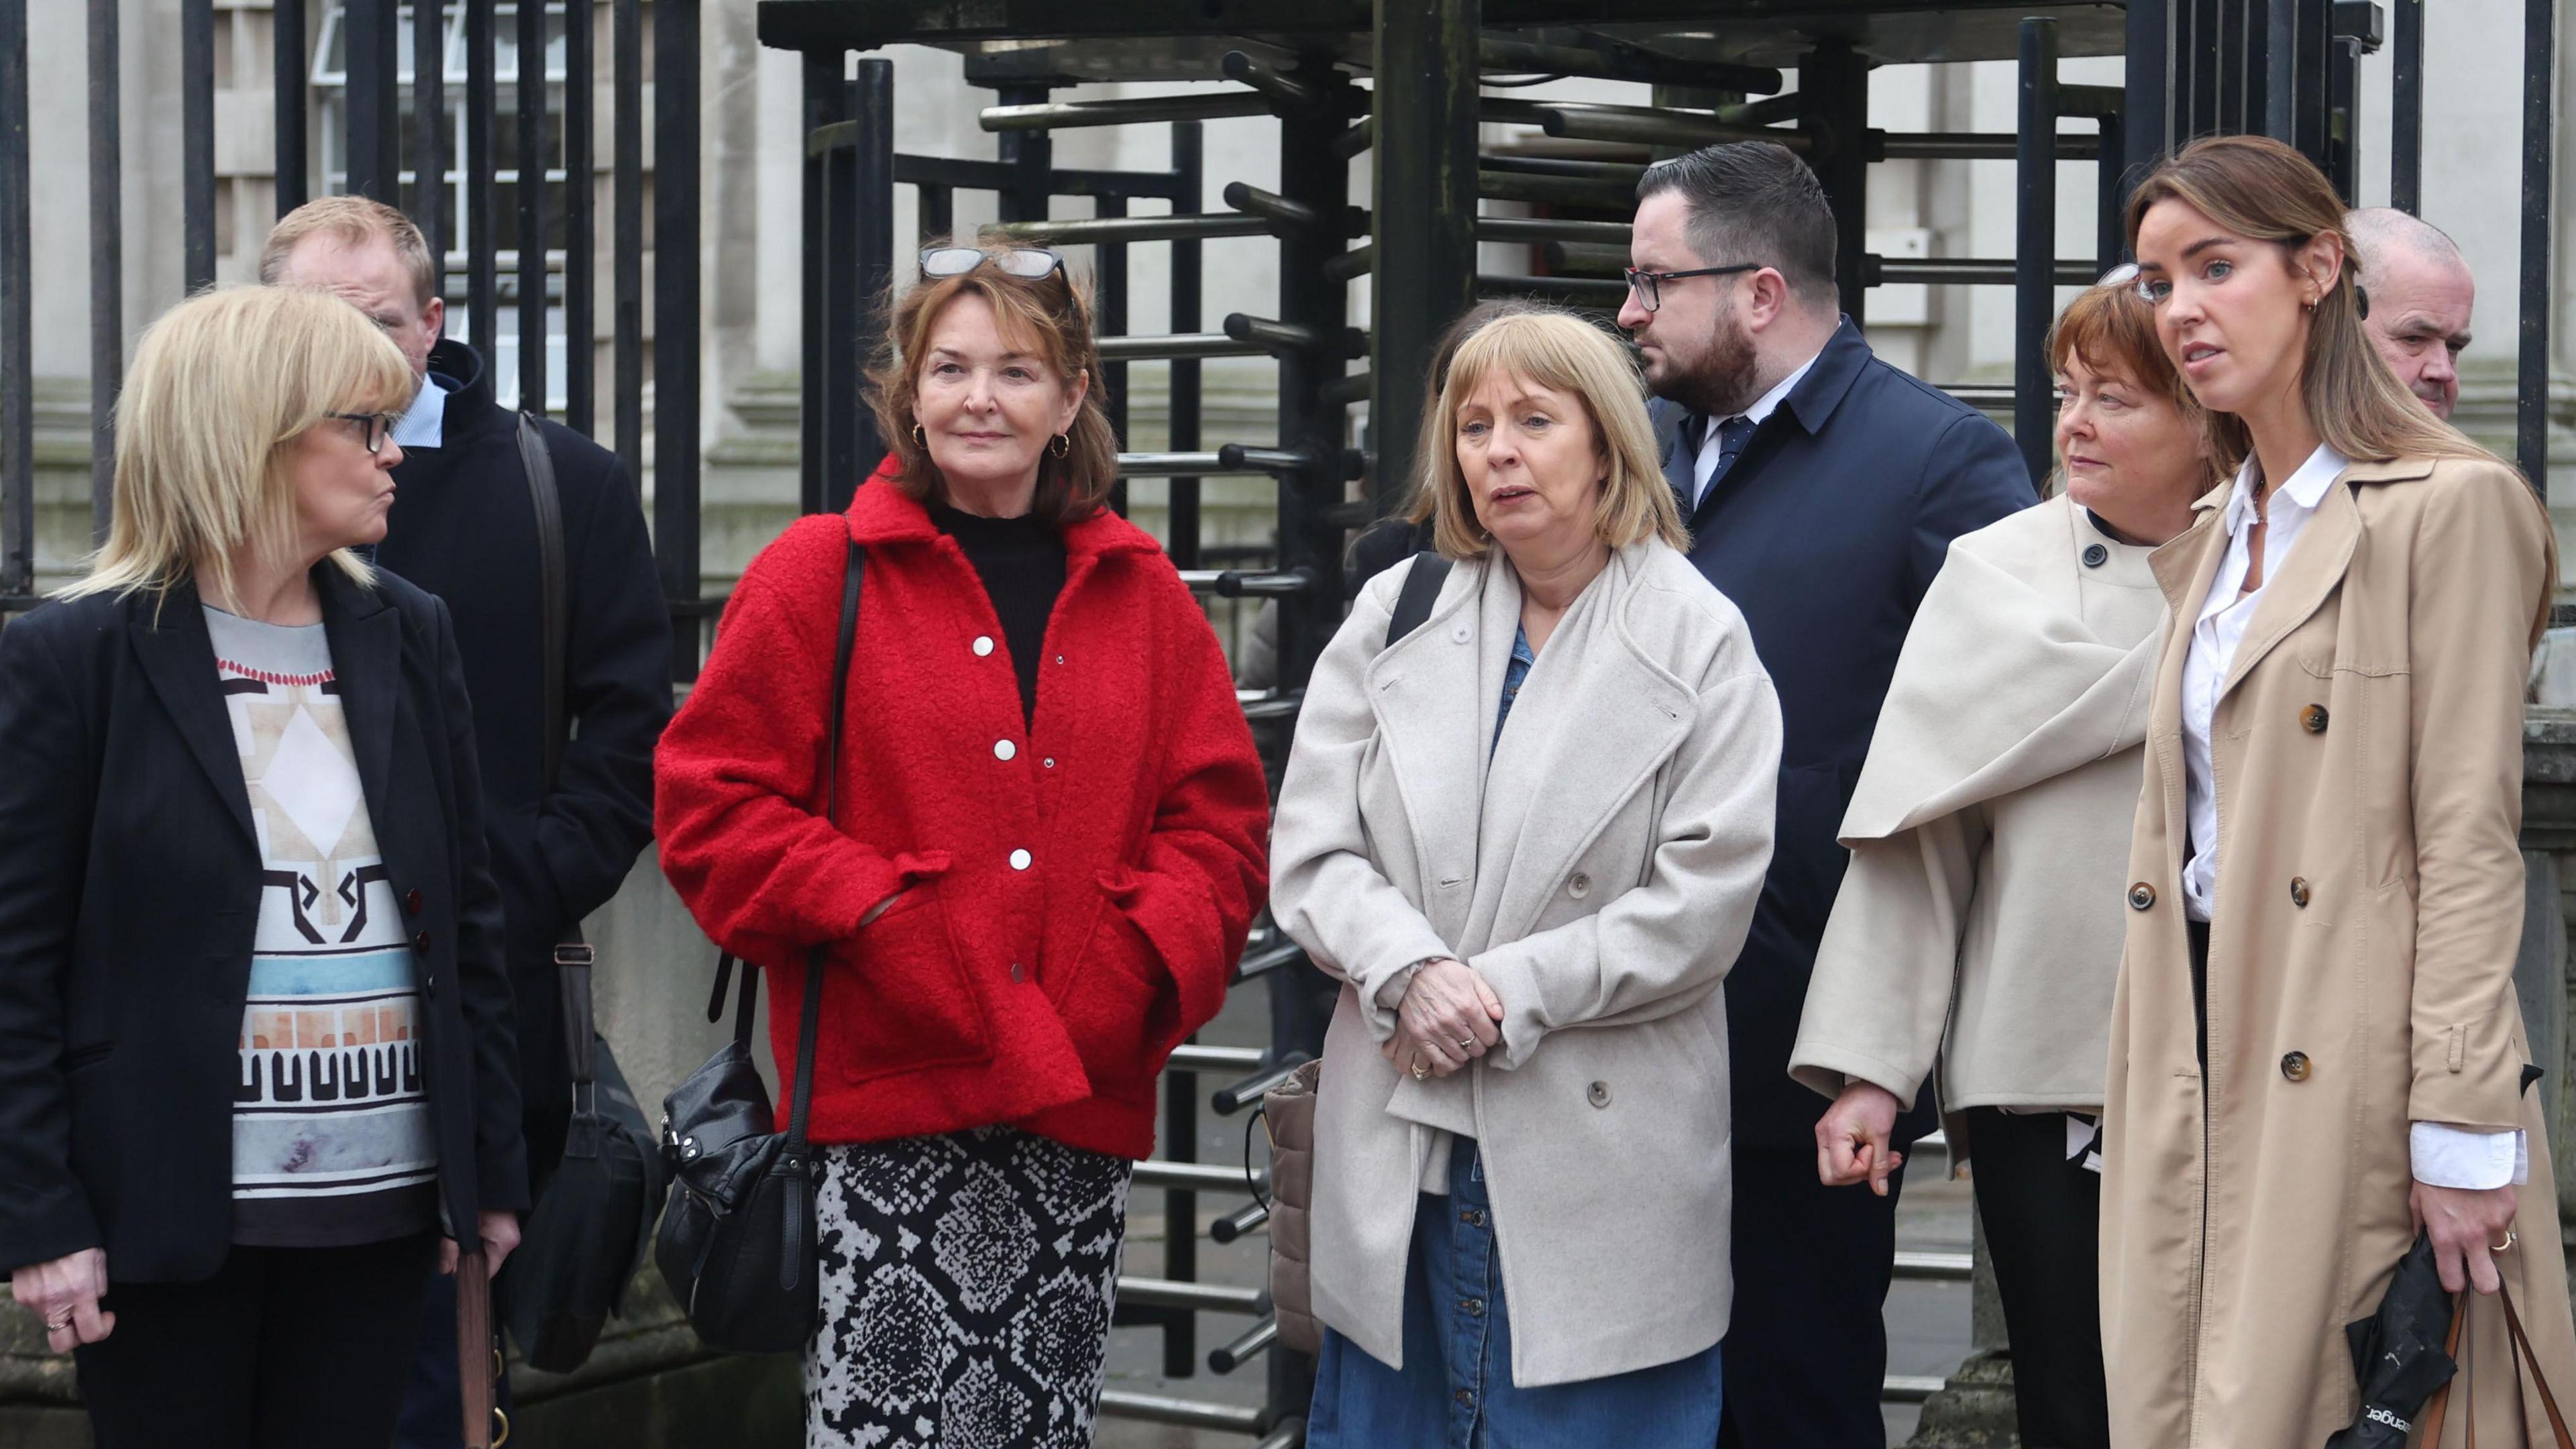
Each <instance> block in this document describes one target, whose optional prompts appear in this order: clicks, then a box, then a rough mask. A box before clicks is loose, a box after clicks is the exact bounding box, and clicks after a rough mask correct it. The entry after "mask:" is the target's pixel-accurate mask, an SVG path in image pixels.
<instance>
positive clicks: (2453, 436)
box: [2128, 136, 2528, 482]
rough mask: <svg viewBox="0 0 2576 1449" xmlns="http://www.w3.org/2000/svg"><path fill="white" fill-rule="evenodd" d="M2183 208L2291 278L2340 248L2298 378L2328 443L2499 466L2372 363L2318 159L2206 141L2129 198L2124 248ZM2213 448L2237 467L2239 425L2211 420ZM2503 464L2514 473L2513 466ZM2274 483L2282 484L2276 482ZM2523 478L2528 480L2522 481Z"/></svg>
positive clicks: (2346, 249)
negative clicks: (2161, 213) (2320, 243)
mask: <svg viewBox="0 0 2576 1449" xmlns="http://www.w3.org/2000/svg"><path fill="white" fill-rule="evenodd" d="M2161 201H2179V202H2181V203H2183V204H2184V205H2186V206H2189V207H2191V208H2192V209H2194V210H2196V211H2198V212H2200V213H2201V214H2202V215H2203V216H2206V217H2208V218H2209V219H2210V220H2211V221H2214V222H2216V223H2218V224H2219V225H2220V226H2222V227H2225V228H2226V229H2227V230H2229V231H2231V232H2234V233H2235V234H2237V235H2238V236H2241V237H2244V238H2245V239H2247V240H2248V241H2266V242H2271V243H2273V244H2274V245H2276V246H2278V247H2279V248H2280V249H2281V255H2282V259H2283V261H2284V262H2285V263H2287V264H2288V265H2290V266H2291V267H2292V268H2293V269H2294V270H2295V269H2296V267H2297V263H2296V261H2295V260H2294V258H2295V256H2296V254H2297V252H2298V249H2299V248H2301V247H2304V246H2306V245H2307V244H2308V243H2309V242H2310V241H2312V240H2314V239H2315V238H2317V237H2320V236H2327V235H2332V236H2334V237H2336V238H2337V239H2339V240H2340V241H2341V242H2342V243H2343V253H2344V262H2343V266H2342V267H2341V268H2340V269H2339V270H2338V271H2337V272H2336V274H2335V283H2334V288H2333V290H2331V291H2329V292H2327V293H2326V294H2325V295H2324V296H2323V297H2322V298H2320V299H2319V300H2318V302H2317V306H2316V311H2315V313H2314V314H2313V315H2312V317H2311V320H2310V325H2309V328H2308V351H2307V357H2306V359H2305V360H2304V362H2303V363H2302V365H2301V368H2300V376H2299V391H2300V400H2301V401H2302V402H2304V403H2305V404H2306V406H2307V410H2308V423H2309V425H2310V426H2311V427H2314V428H2315V429H2316V430H2317V436H2318V438H2320V439H2321V440H2323V441H2324V442H2325V444H2326V445H2327V446H2328V447H2330V448H2333V449H2334V450H2335V451H2336V452H2338V453H2341V454H2342V455H2344V456H2345V457H2347V458H2350V459H2352V460H2353V461H2355V462H2370V461H2380V460H2385V459H2389V458H2482V459H2486V460H2488V461H2491V462H2499V463H2500V462H2502V461H2503V460H2502V459H2500V458H2497V457H2496V455H2495V454H2493V453H2490V452H2488V451H2487V450H2486V449H2484V448H2482V447H2479V446H2478V445H2477V444H2476V443H2473V442H2471V441H2469V438H2468V435H2466V434H2464V433H2462V432H2461V431H2460V430H2459V429H2457V428H2454V427H2452V426H2451V425H2450V424H2449V423H2446V422H2443V421H2442V420H2441V419H2439V418H2437V417H2435V416H2433V414H2432V413H2431V412H2429V411H2427V410H2426V409H2425V407H2424V404H2423V403H2422V402H2421V401H2420V400H2418V399H2417V398H2416V396H2415V395H2414V394H2413V393H2411V392H2409V391H2407V390H2406V387H2405V385H2404V384H2402V383H2400V382H2399V381H2398V380H2397V375H2396V374H2395V373H2393V372H2390V371H2389V370H2388V364H2387V363H2386V362H2384V361H2382V360H2381V359H2380V356H2379V349H2378V348H2376V347H2373V346H2371V344H2370V338H2369V337H2368V336H2366V335H2365V334H2364V333H2363V331H2362V322H2361V308H2360V306H2359V305H2358V303H2357V302H2356V301H2355V297H2354V281H2353V279H2354V277H2355V275H2356V273H2357V268H2356V267H2355V266H2354V265H2353V246H2352V237H2351V235H2350V234H2349V233H2348V232H2346V231H2345V230H2344V224H2343V218H2344V204H2343V201H2342V199H2341V198H2340V197H2338V196H2336V195H2335V190H2334V185H2333V183H2331V182H2329V181H2327V180H2326V177H2325V173H2324V172H2322V171H2319V170H2318V169H2317V167H2316V163H2314V162H2312V161H2310V160H2309V159H2308V158H2307V157H2305V156H2302V155H2300V154H2299V153H2298V152H2297V151H2295V150H2292V149H2291V148H2290V147H2288V146H2285V145H2283V144H2281V143H2280V142H2278V141H2275V140H2273V139H2271V138H2270V137H2268V136H2211V137H2206V138H2204V139H2202V140H2198V141H2194V142H2192V143H2191V144H2190V145H2188V146H2186V147H2184V148H2183V149H2182V152H2181V154H2179V155H2176V156H2173V157H2170V158H2168V159H2166V160H2165V161H2164V162H2163V163H2161V164H2160V165H2158V166H2157V167H2156V169H2155V170H2153V171H2151V172H2149V173H2148V174H2147V178H2146V180H2144V181H2142V182H2140V183H2138V189H2137V191H2136V192H2135V193H2133V194H2132V195H2131V196H2130V197H2129V212H2128V229H2129V246H2130V249H2131V250H2132V251H2134V250H2136V248H2137V244H2138V227H2139V225H2140V223H2142V222H2144V221H2145V220H2146V215H2147V211H2148V210H2149V208H2151V207H2153V206H2155V205H2156V203H2158V202H2161ZM2209 418H2210V424H2211V437H2212V440H2213V441H2214V442H2215V443H2216V444H2217V449H2218V452H2219V453H2220V454H2221V455H2222V456H2224V455H2230V454H2232V455H2233V456H2235V457H2237V458H2239V459H2242V458H2243V457H2244V456H2245V455H2246V454H2247V453H2249V452H2251V451H2252V446H2253V439H2252V435H2251V434H2250V433H2249V432H2248V431H2247V429H2246V426H2245V422H2244V420H2243V419H2241V418H2239V417H2236V416H2235V415H2233V414H2230V413H2220V412H2213V413H2211V414H2209ZM2506 466H2508V467H2510V466H2511V465H2510V464H2507V465H2506ZM2272 481H2274V482H2278V481H2280V480H2278V479H2274V480H2272ZM2526 481H2528V480H2526Z"/></svg>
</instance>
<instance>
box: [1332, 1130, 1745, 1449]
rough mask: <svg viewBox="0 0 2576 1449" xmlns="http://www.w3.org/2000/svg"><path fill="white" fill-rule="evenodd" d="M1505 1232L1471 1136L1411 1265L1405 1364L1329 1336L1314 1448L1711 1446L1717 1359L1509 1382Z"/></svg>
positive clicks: (1418, 1211)
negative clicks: (1391, 1364) (1528, 1383)
mask: <svg viewBox="0 0 2576 1449" xmlns="http://www.w3.org/2000/svg"><path fill="white" fill-rule="evenodd" d="M1498 1231H1499V1227H1498V1225H1497V1224H1496V1223H1495V1222H1494V1211H1493V1204H1492V1203H1491V1202H1490V1201H1489V1200H1488V1199H1487V1197H1486V1195H1485V1174H1484V1165H1483V1163H1482V1162H1481V1161H1480V1160H1479V1159H1478V1157H1477V1155H1476V1143H1475V1140H1474V1139H1473V1138H1468V1137H1460V1138H1457V1139H1455V1140H1454V1141H1453V1142H1452V1144H1451V1148H1450V1153H1449V1195H1448V1196H1447V1197H1438V1196H1435V1195H1433V1194H1430V1193H1424V1194H1423V1195H1422V1198H1421V1201H1420V1202H1419V1203H1418V1204H1416V1206H1415V1210H1414V1218H1413V1253H1412V1256H1411V1259H1410V1260H1409V1261H1408V1262H1407V1264H1406V1266H1405V1280H1404V1367H1403V1369H1402V1370H1400V1371H1399V1370H1396V1369H1391V1368H1388V1367H1387V1366H1386V1365H1385V1364H1382V1363H1380V1362H1378V1361H1377V1360H1376V1359H1374V1358H1372V1357H1370V1356H1369V1355H1368V1353H1367V1352H1365V1351H1364V1350H1362V1349H1361V1348H1359V1347H1358V1346H1357V1345H1355V1344H1353V1343H1352V1342H1351V1341H1350V1340H1349V1339H1347V1338H1344V1337H1342V1336H1341V1335H1340V1334H1338V1333H1336V1332H1334V1331H1333V1330H1331V1329H1329V1328H1327V1329H1325V1330H1324V1345H1323V1349H1322V1352H1321V1353H1320V1354H1319V1355H1318V1357H1317V1358H1316V1361H1315V1402H1314V1405H1313V1407H1312V1408H1311V1410H1309V1412H1308V1413H1307V1416H1306V1443H1307V1445H1308V1449H1602V1446H1605V1445H1618V1446H1620V1449H1709V1446H1710V1445H1712V1444H1715V1443H1716V1442H1717V1422H1718V1406H1719V1401H1720V1392H1721V1388H1720V1381H1719V1376H1718V1349H1717V1345H1715V1344H1711V1345H1709V1347H1707V1348H1706V1349H1703V1350H1702V1351H1700V1352H1698V1353H1695V1354H1693V1355H1691V1356H1690V1357H1688V1358H1685V1359H1680V1360H1677V1361H1675V1362H1673V1363H1667V1364H1657V1365H1655V1366H1654V1367H1652V1368H1643V1369H1636V1370H1633V1371H1631V1372H1628V1373H1623V1374H1612V1375H1610V1376H1609V1377H1607V1378H1598V1379H1584V1380H1581V1381H1579V1382H1576V1383H1570V1384H1551V1385H1548V1386H1547V1387H1544V1388H1534V1389H1522V1388H1516V1387H1514V1386H1513V1384H1512V1327H1511V1315H1510V1313H1509V1311H1508V1309H1507V1308H1506V1306H1505V1304H1504V1302H1503V1271H1502V1263H1501V1260H1500V1259H1499V1258H1497V1257H1496V1255H1495V1246H1494V1245H1495V1240H1496V1234H1497V1232H1498Z"/></svg>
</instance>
